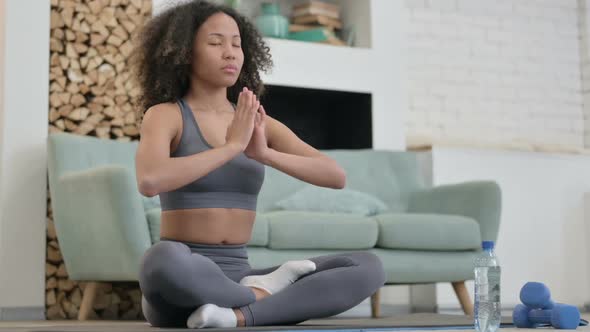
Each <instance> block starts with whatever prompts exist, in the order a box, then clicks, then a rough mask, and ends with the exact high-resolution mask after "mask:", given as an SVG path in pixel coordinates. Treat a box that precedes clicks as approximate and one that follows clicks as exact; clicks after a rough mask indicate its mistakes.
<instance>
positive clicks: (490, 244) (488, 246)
mask: <svg viewBox="0 0 590 332" xmlns="http://www.w3.org/2000/svg"><path fill="white" fill-rule="evenodd" d="M481 247H482V248H483V249H484V250H486V249H494V241H483V242H482V243H481Z"/></svg>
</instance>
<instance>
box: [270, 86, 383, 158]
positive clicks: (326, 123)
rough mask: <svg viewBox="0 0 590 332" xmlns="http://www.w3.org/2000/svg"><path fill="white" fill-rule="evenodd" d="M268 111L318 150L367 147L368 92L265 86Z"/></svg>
mask: <svg viewBox="0 0 590 332" xmlns="http://www.w3.org/2000/svg"><path fill="white" fill-rule="evenodd" d="M266 89H267V90H266V94H265V95H263V96H262V98H261V102H262V104H263V105H264V109H265V110H266V111H267V114H269V115H270V116H272V117H273V118H275V119H277V120H279V121H281V122H282V123H284V124H285V125H286V126H287V127H289V128H290V129H291V130H292V131H293V132H294V133H295V134H296V135H297V136H299V138H301V139H302V140H303V141H305V142H306V143H307V144H309V145H311V146H313V147H314V148H316V149H319V150H329V149H370V148H372V147H373V143H372V137H373V133H372V117H371V94H369V93H357V92H347V91H335V90H319V89H309V88H299V87H292V86H280V85H266Z"/></svg>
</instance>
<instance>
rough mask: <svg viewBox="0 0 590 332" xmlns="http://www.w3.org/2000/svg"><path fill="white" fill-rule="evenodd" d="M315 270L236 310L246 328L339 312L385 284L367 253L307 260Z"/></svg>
mask: <svg viewBox="0 0 590 332" xmlns="http://www.w3.org/2000/svg"><path fill="white" fill-rule="evenodd" d="M309 260H311V261H313V262H314V263H315V264H316V270H315V271H314V272H312V273H310V274H307V275H304V276H303V277H301V278H300V279H299V280H297V281H296V282H295V283H294V284H292V285H290V286H288V287H287V288H285V289H283V290H281V291H280V292H278V293H275V294H272V295H271V296H268V297H266V298H264V299H261V300H259V301H256V302H254V303H250V304H247V305H244V306H241V307H239V309H240V311H241V312H242V313H243V315H244V317H245V320H246V326H262V325H283V324H297V323H300V322H303V321H305V320H308V319H313V318H321V317H328V316H333V315H336V314H339V313H342V312H344V311H346V310H348V309H350V308H352V307H354V306H356V305H358V304H359V303H361V302H362V301H363V300H365V299H366V298H368V297H369V296H371V295H372V294H373V293H374V292H375V291H377V290H378V289H379V288H380V287H381V286H383V285H384V284H385V281H386V277H385V272H384V270H383V264H382V263H381V260H380V259H379V258H378V257H377V256H376V255H375V254H373V253H370V252H348V253H343V254H334V255H325V256H318V257H312V258H309Z"/></svg>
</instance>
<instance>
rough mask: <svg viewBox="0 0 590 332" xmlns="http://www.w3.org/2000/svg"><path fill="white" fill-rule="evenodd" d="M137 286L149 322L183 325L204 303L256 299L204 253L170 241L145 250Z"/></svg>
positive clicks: (230, 303) (232, 304) (238, 303)
mask: <svg viewBox="0 0 590 332" xmlns="http://www.w3.org/2000/svg"><path fill="white" fill-rule="evenodd" d="M139 286H140V288H141V291H142V293H143V297H144V299H143V300H142V310H143V313H144V316H145V317H146V319H147V320H148V322H150V323H151V324H152V325H153V326H163V325H161V324H166V326H186V319H187V317H188V316H189V315H190V313H191V312H192V311H194V310H195V309H196V308H198V307H200V306H201V305H203V304H207V303H213V304H216V305H218V306H220V307H226V308H232V307H239V306H244V305H247V304H249V303H253V302H254V301H256V297H255V294H254V292H253V291H252V289H250V288H248V287H246V286H243V285H240V284H239V283H237V282H236V281H234V280H231V279H230V278H229V277H227V276H226V275H225V274H224V272H223V271H222V270H221V268H220V267H219V266H218V265H217V264H215V262H213V261H212V260H211V259H209V258H208V257H205V256H202V255H200V254H197V253H193V252H191V250H190V248H189V247H188V246H186V245H185V244H183V243H181V242H174V241H160V242H158V243H156V244H154V245H153V246H152V247H150V248H149V249H148V250H147V251H146V253H145V254H144V256H143V257H142V261H141V266H140V273H139ZM144 302H145V303H144ZM148 304H149V305H148ZM174 322H178V324H174Z"/></svg>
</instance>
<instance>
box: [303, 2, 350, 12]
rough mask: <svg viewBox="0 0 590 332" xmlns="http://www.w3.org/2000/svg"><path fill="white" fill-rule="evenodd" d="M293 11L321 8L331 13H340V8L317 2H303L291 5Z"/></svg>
mask: <svg viewBox="0 0 590 332" xmlns="http://www.w3.org/2000/svg"><path fill="white" fill-rule="evenodd" d="M292 8H293V10H297V9H301V8H322V9H324V10H328V11H332V12H340V6H339V5H335V4H332V3H328V2H324V1H319V0H305V1H301V2H299V3H297V4H295V5H293V7H292Z"/></svg>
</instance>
